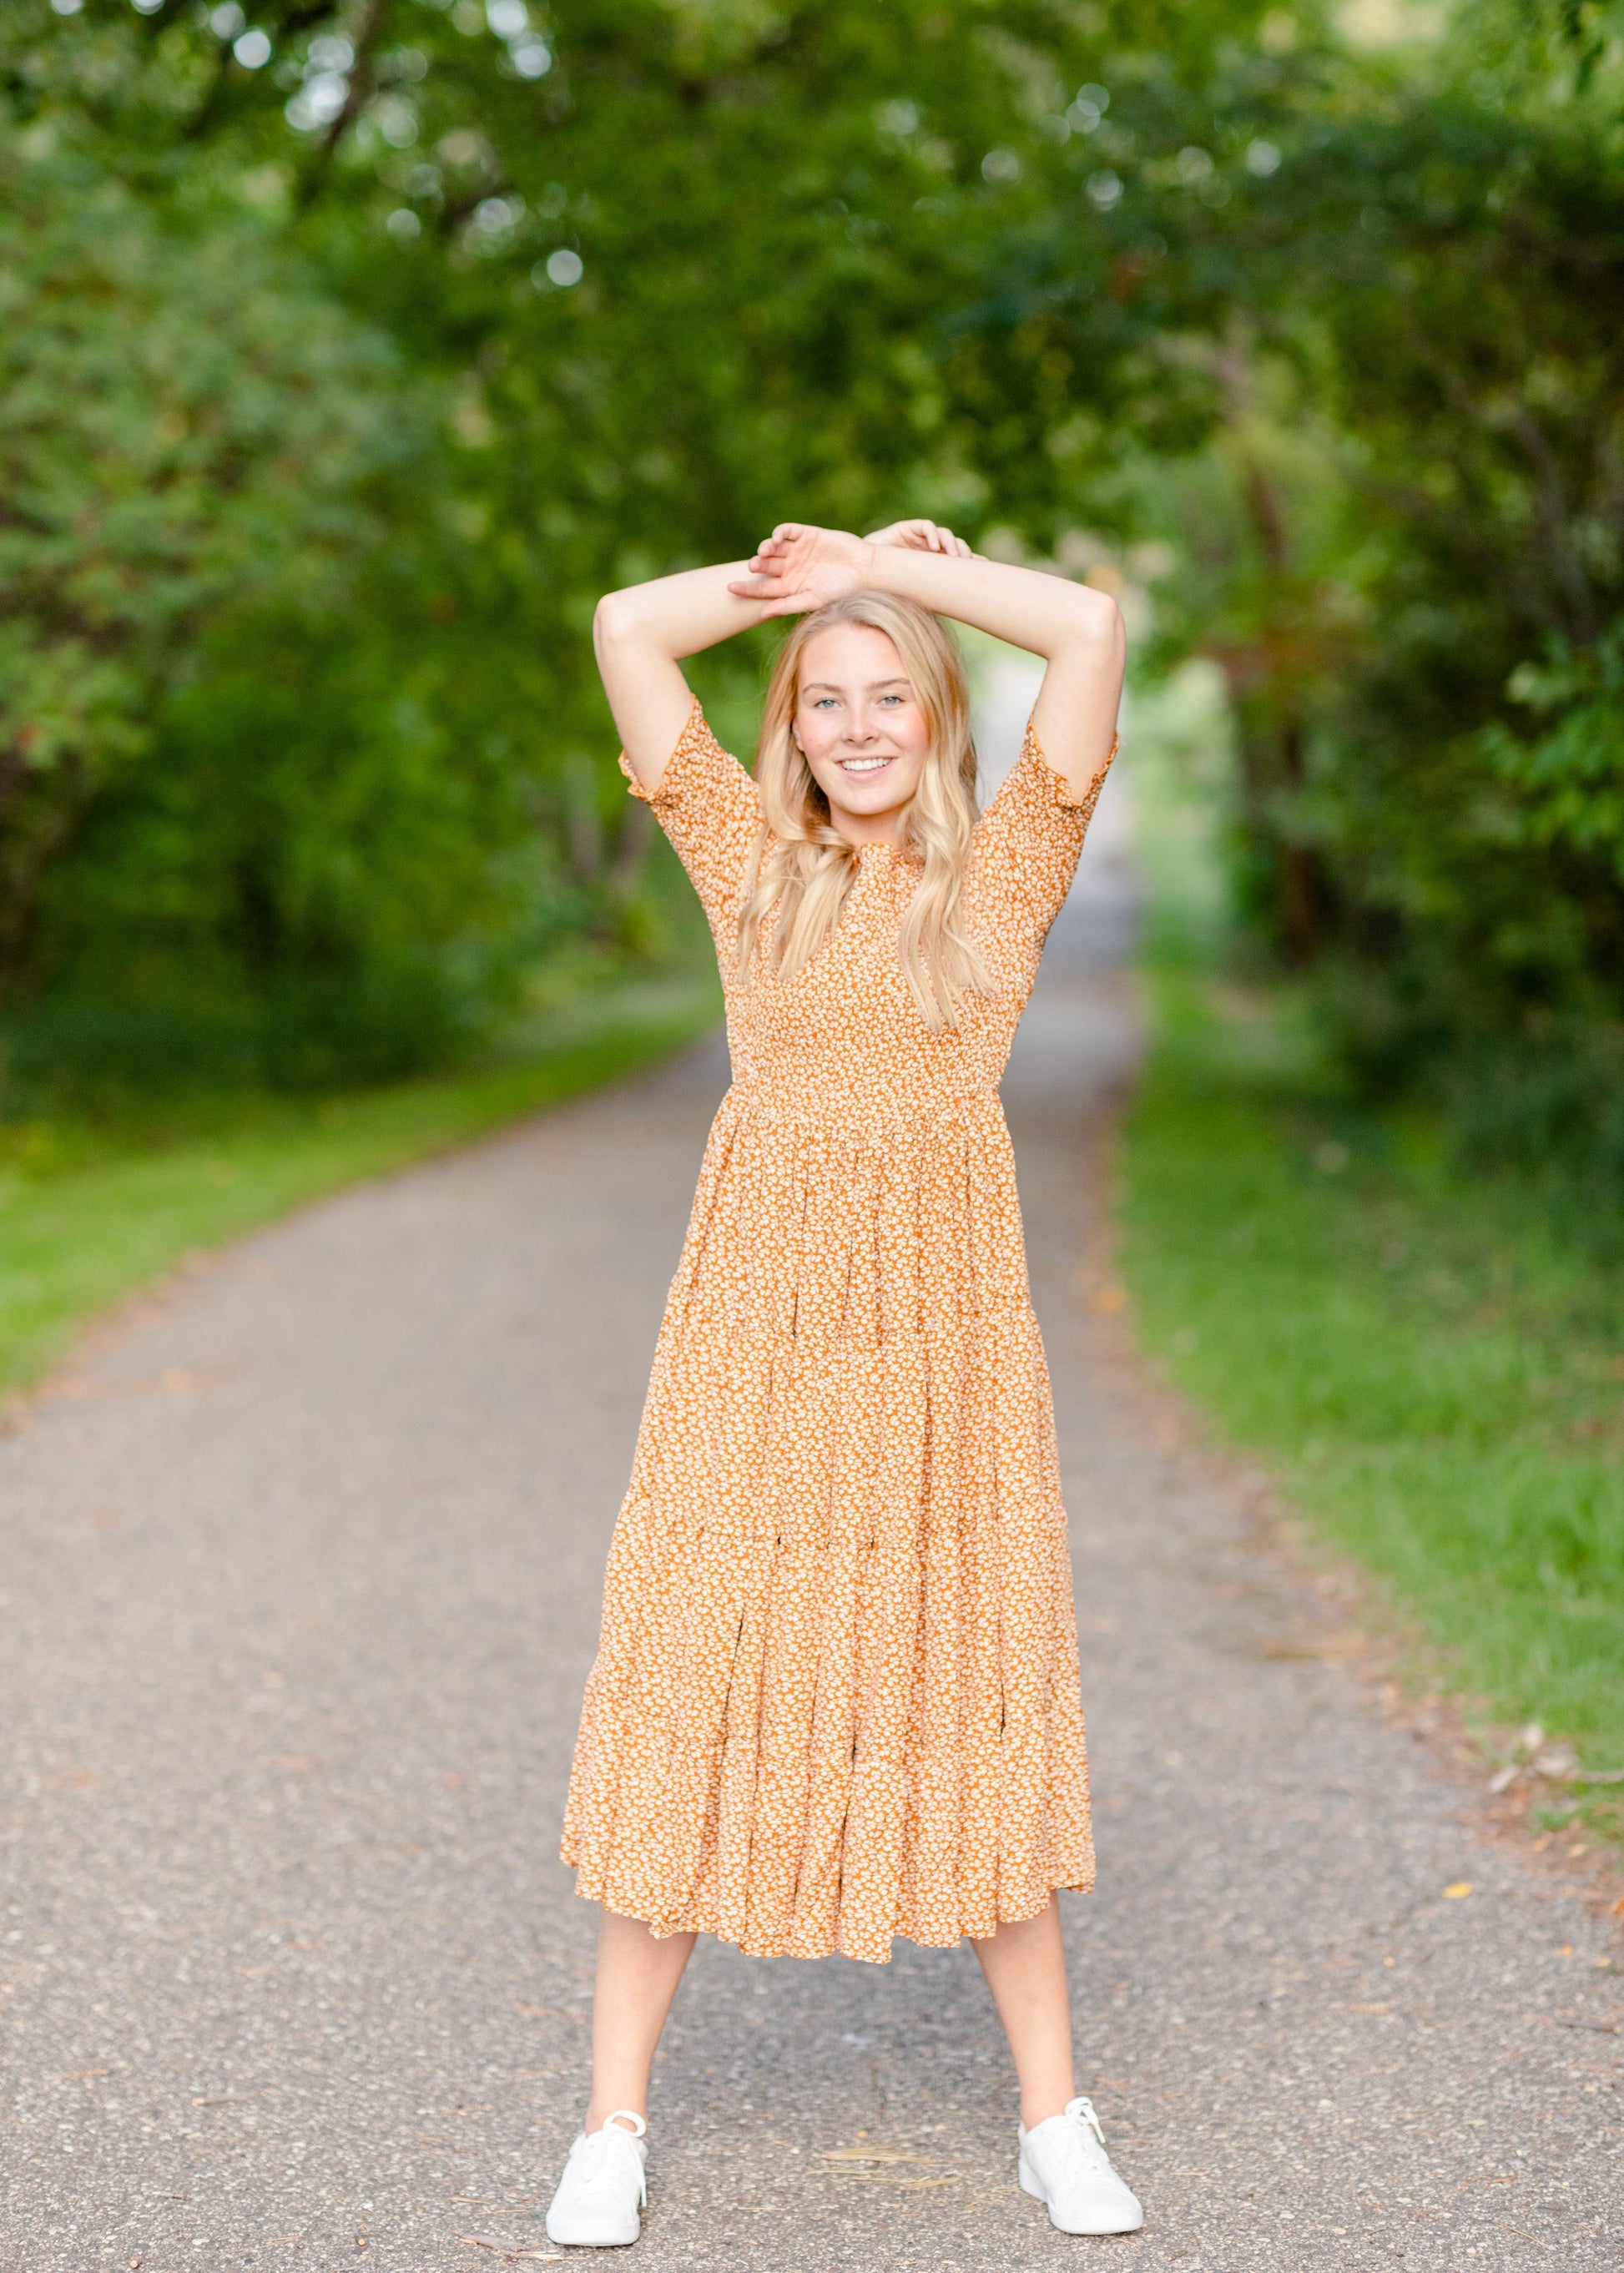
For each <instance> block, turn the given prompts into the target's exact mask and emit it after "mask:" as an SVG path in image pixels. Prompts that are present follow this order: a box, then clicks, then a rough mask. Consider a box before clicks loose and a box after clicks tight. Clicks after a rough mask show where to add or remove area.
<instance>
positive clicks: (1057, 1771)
mask: <svg viewBox="0 0 1624 2273" xmlns="http://www.w3.org/2000/svg"><path fill="white" fill-rule="evenodd" d="M777 616H794V617H798V618H799V619H800V620H799V621H798V622H797V623H796V625H795V626H794V628H793V630H792V632H791V634H790V635H789V638H788V640H787V641H786V645H785V648H784V650H783V652H782V654H781V655H780V656H779V658H778V665H777V668H776V669H775V671H774V672H773V674H772V679H771V686H770V687H769V689H768V694H767V700H766V708H765V715H764V717H763V725H762V732H761V742H760V748H759V753H758V756H757V760H756V774H755V778H754V779H752V778H751V776H749V775H748V773H746V771H745V770H744V769H743V767H741V765H740V764H739V763H738V761H736V760H735V759H733V758H731V757H729V756H728V755H727V754H726V752H725V751H723V750H722V749H721V748H720V747H719V746H718V744H717V742H716V741H715V739H713V737H712V735H711V731H710V728H709V727H708V726H707V725H706V724H705V721H704V718H703V715H702V713H701V711H700V709H699V706H698V704H697V703H695V701H694V699H693V696H692V695H691V694H690V693H689V692H688V686H687V684H686V682H685V681H684V679H683V676H682V673H681V671H680V668H679V661H680V658H681V657H682V656H688V655H693V654H695V653H697V652H698V651H699V650H700V649H703V648H707V647H711V646H712V645H714V644H715V643H716V641H718V640H723V639H726V638H727V637H728V636H729V635H730V634H733V633H734V632H741V631H744V630H746V629H748V628H749V627H750V626H754V625H756V624H759V623H761V622H763V620H765V619H769V618H771V617H777ZM943 616H950V617H953V618H956V619H958V620H959V621H960V622H962V623H966V624H972V625H975V626H978V627H979V628H980V629H981V630H983V631H987V632H991V633H993V634H996V636H997V637H998V638H1000V639H1004V640H1008V641H1012V642H1013V643H1014V644H1015V645H1016V646H1018V647H1022V648H1026V649H1030V650H1032V651H1033V652H1034V653H1035V654H1038V655H1041V656H1043V657H1044V658H1045V659H1046V661H1047V664H1048V670H1047V671H1046V673H1045V676H1044V679H1043V684H1042V689H1041V693H1040V694H1039V695H1038V698H1037V703H1036V707H1035V709H1034V711H1033V715H1032V724H1031V727H1030V729H1029V731H1028V733H1027V737H1026V747H1025V749H1024V751H1023V752H1022V754H1021V757H1020V761H1019V764H1018V765H1017V766H1016V767H1015V769H1014V771H1013V772H1012V773H1011V776H1010V777H1009V779H1008V780H1007V781H1006V782H1005V783H1004V786H1003V788H1002V789H1001V790H1000V791H999V792H998V794H997V796H996V798H995V799H993V801H992V803H991V805H990V806H989V808H988V810H987V812H986V813H985V814H983V815H982V816H981V818H980V819H978V818H977V815H976V807H975V798H974V790H975V754H974V747H973V746H972V743H971V739H970V720H969V708H968V701H967V696H966V686H965V676H964V670H963V666H962V664H961V662H960V660H959V651H958V649H957V646H956V645H955V643H954V641H953V640H952V638H951V635H950V634H949V633H948V632H947V631H946V630H945V629H944V626H943V625H942V623H941V622H940V620H939V619H940V618H941V617H943ZM595 628H596V637H597V644H598V659H599V664H600V667H601V669H602V672H603V678H604V685H605V689H606V690H607V693H608V696H609V701H610V706H611V708H612V709H613V713H614V717H615V723H616V725H617V727H618V728H619V731H620V736H621V739H622V740H623V742H624V745H625V754H624V756H623V757H622V760H621V764H622V767H623V769H625V771H626V772H627V774H628V779H629V782H630V785H631V790H632V793H633V794H634V795H635V796H637V797H641V798H644V799H647V800H648V801H649V802H650V804H651V805H652V806H653V807H654V810H655V813H656V814H657V815H658V818H659V821H660V822H661V824H662V826H663V827H664V828H665V831H666V834H667V835H668V836H670V838H671V840H672V842H673V844H674V845H675V846H676V848H677V851H678V852H679V853H680V856H681V858H682V860H683V862H684V864H685V866H687V868H688V874H689V875H690V876H691V877H692V878H693V881H694V882H695V886H696V887H697V889H698V891H699V895H700V897H701V899H702V900H703V904H704V907H705V911H706V913H707V915H708V916H709V918H710V922H711V932H712V934H713V935H714V938H715V941H716V949H717V955H718V960H719V963H720V965H721V971H722V977H723V982H724V986H725V989H726V1004H727V1031H728V1044H729V1048H730V1050H731V1053H732V1059H733V1086H732V1088H731V1089H730V1090H729V1091H728V1093H727V1096H726V1099H724V1101H723V1104H722V1106H721V1109H720V1111H719V1112H718V1115H717V1118H716V1121H715V1124H714V1126H713V1128H712V1129H711V1137H710V1140H709V1143H708V1145H707V1147H706V1152H705V1157H704V1163H703V1168H702V1171H701V1174H700V1182H699V1190H698V1195H697V1197H696V1199H695V1204H694V1212H693V1215H692V1219H691V1220H690V1223H689V1227H688V1239H687V1243H686V1245H685V1247H684V1249H683V1253H682V1258H681V1262H680V1265H679V1268H678V1271H677V1274H676V1277H675V1279H674V1280H673V1284H672V1288H671V1295H670V1301H669V1304H668V1307H667V1309H666V1312H665V1324H664V1325H663V1327H662V1329H661V1333H660V1339H659V1344H658V1351H657V1354H656V1357H655V1362H654V1372H653V1378H652V1381H651V1383H650V1389H649V1395H648V1401H647V1404H646V1406H645V1408H644V1413H643V1426H642V1430H641V1433H640V1435H639V1438H638V1443H637V1451H636V1457H635V1466H634V1469H633V1474H632V1480H631V1487H630V1489H629V1491H628V1495H627V1497H626V1501H625V1504H624V1505H623V1507H622V1508H621V1511H620V1519H619V1522H618V1524H617V1526H616V1528H615V1533H614V1539H613V1545H612V1547H611V1549H610V1557H609V1569H608V1576H607V1579H606V1583H605V1602H604V1617H603V1630H602V1636H601V1639H600V1643H599V1648H598V1657H597V1660H596V1662H595V1663H594V1666H593V1669H592V1672H591V1676H590V1679H589V1682H588V1684H587V1692H586V1699H585V1704H584V1707H583V1714H582V1722H581V1730H580V1737H579V1741H578V1743H577V1746H576V1751H575V1765H574V1769H573V1772H572V1775H571V1781H570V1790H569V1798H568V1808H567V1811H566V1816H565V1825H564V1839H563V1852H564V1857H565V1860H566V1861H567V1862H568V1863H570V1864H573V1865H574V1866H575V1870H576V1873H577V1878H576V1884H577V1887H578V1890H579V1892H580V1893H582V1894H584V1895H587V1896H590V1897H591V1898H592V1899H594V1900H596V1901H598V1902H601V1903H602V1905H603V1917H602V1922H601V1927H600V1938H599V1945H598V1983H597V1999H596V2006H595V2010H594V2016H593V2035H592V2094H591V2100H590V2105H589V2107H588V2109H587V2113H586V2119H585V2124H584V2127H583V2130H582V2132H581V2134H580V2136H579V2137H578V2138H577V2139H576V2141H575V2145H574V2146H573V2148H572V2149H571V2150H570V2156H569V2160H568V2165H567V2167H566V2170H565V2172H564V2175H563V2178H562V2179H561V2181H560V2186H559V2189H558V2192H557V2194H556V2195H555V2197H554V2199H553V2206H552V2209H550V2211H549V2213H548V2217H547V2232H548V2233H549V2235H550V2236H551V2238H552V2239H553V2240H554V2241H558V2242H574V2243H578V2244H583V2245H590V2246H596V2247H603V2246H605V2245H606V2244H614V2243H623V2242H630V2241H635V2239H637V2237H638V2234H639V2232H640V2223H639V2215H638V2213H639V2210H640V2208H641V2206H642V2205H643V2202H644V2201H645V2200H646V2192H645V2161H644V2157H645V2151H646V2150H645V2146H644V2134H645V2131H646V2128H647V2121H646V2118H647V2091H648V2082H649V2073H650V2066H651V2063H652V2060H653V2056H654V2051H655V2046H656V2044H657V2043H658V2038H659V2034H660V2030H661V2028H662V2026H663V2025H664V2022H665V2015H666V2013H667V2011H668V2010H669V2008H670V2005H671V2001H672V1999H673V1995H674V1994H675V1992H676V1987H677V1984H678V1981H679V1980H680V1977H681V1973H682V1969H683V1967H684V1965H685V1964H686V1962H687V1961H688V1953H689V1951H690V1950H691V1949H692V1947H693V1946H694V1939H695V1935H696V1934H699V1933H713V1934H718V1935H719V1936H721V1937H722V1938H723V1939H725V1940H727V1941H731V1942H734V1943H736V1944H737V1945H738V1947H740V1948H741V1949H742V1950H744V1951H746V1952H747V1953H748V1954H752V1955H756V1956H762V1957H778V1956H784V1955H789V1956H794V1957H822V1956H824V1955H826V1954H829V1953H830V1952H831V1951H834V1950H839V1951H843V1952H844V1953H845V1954H846V1955H847V1956H848V1957H853V1958H862V1959H868V1960H870V1961H872V1962H874V1963H876V1964H883V1962H885V1961H886V1959H887V1958H888V1957H889V1956H890V1954H891V1940H892V1937H893V1936H894V1935H898V1934H899V1935H902V1936H903V1937H905V1938H906V1939H910V1940H913V1941H916V1942H921V1943H927V1944H929V1945H931V1946H934V1947H951V1946H952V1945H954V1944H956V1943H957V1942H959V1940H960V1939H964V1938H965V1937H966V1936H967V1937H968V1938H969V1939H970V1941H971V1943H972V1945H973V1946H974V1950H975V1953H976V1955H977V1956H978V1957H979V1959H980V1960H981V1966H982V1968H983V1969H984V1971H985V1973H986V1977H987V1980H988V1984H989V1987H990V1989H991V1992H992V1996H993V2000H994V2002H995V2004H996V2008H997V2011H998V2014H999V2016H1000V2018H1001V2020H1002V2021H1003V2023H1004V2029H1005V2030H1006V2032H1007V2034H1008V2037H1009V2042H1010V2048H1011V2052H1012V2054H1013V2057H1014V2064H1015V2069H1016V2074H1017V2077H1018V2079H1019V2091H1020V2119H1019V2127H1018V2166H1019V2178H1020V2183H1021V2185H1022V2186H1023V2187H1025V2188H1026V2191H1027V2193H1028V2194H1035V2195H1037V2196H1038V2197H1039V2198H1040V2199H1041V2200H1042V2201H1043V2202H1046V2204H1047V2206H1048V2209H1049V2217H1051V2219H1052V2220H1053V2222H1054V2223H1055V2224H1056V2225H1057V2226H1059V2227H1060V2228H1061V2229H1062V2230H1063V2231H1064V2232H1069V2233H1117V2232H1130V2231H1132V2230H1133V2229H1135V2228H1137V2227H1138V2226H1139V2224H1141V2223H1142V2213H1141V2211H1140V2209H1139V2203H1138V2202H1136V2201H1135V2200H1134V2197H1133V2195H1132V2193H1131V2192H1130V2191H1129V2189H1128V2187H1126V2186H1125V2185H1124V2182H1123V2180H1122V2179H1120V2178H1118V2176H1117V2175H1116V2172H1115V2171H1114V2170H1113V2169H1112V2167H1111V2164H1110V2162H1109V2158H1108V2157H1107V2155H1106V2152H1105V2148H1104V2142H1103V2140H1102V2138H1101V2132H1100V2127H1099V2124H1098V2121H1097V2119H1095V2116H1094V2110H1093V2108H1092V2106H1091V2105H1090V2104H1089V2103H1088V2101H1087V2100H1086V2098H1081V2097H1078V2096H1077V2093H1076V2090H1075V2082H1074V2078H1073V2075H1072V2067H1071V2018H1070V2013H1069V2009H1068V2002H1067V1992H1066V1975H1065V1961H1064V1951H1063V1948H1062V1946H1061V1936H1060V1921H1059V1915H1058V1910H1057V1907H1056V1902H1055V1899H1054V1896H1055V1890H1056V1888H1057V1887H1088V1886H1090V1885H1091V1884H1092V1882H1093V1875H1094V1856H1093V1849H1092V1843H1091V1839H1090V1832H1089V1813H1088V1785H1087V1769H1086V1761H1085V1757H1084V1746H1083V1717H1082V1707H1081V1701H1080V1698H1079V1678H1078V1659H1077V1641H1076V1622H1075V1617H1074V1614H1073V1609H1072V1602H1071V1566H1070V1562H1069V1559H1068V1554H1067V1546H1066V1519H1065V1512H1064V1508H1063V1506H1062V1504H1061V1498H1060V1488H1059V1477H1058V1473H1057V1468H1056V1452H1055V1436H1054V1422H1053V1414H1052V1409H1051V1406H1050V1399H1049V1378H1048V1374H1047V1371H1046V1369H1045V1364H1044V1358H1043V1350H1042V1345H1041V1341H1040V1339H1039V1335H1038V1328H1037V1323H1036V1320H1035V1318H1034V1316H1033V1312H1032V1306H1031V1302H1030V1298H1029V1294H1028V1291H1027V1283H1026V1261H1025V1255H1024V1251H1023V1248H1022V1243H1021V1227H1020V1214H1019V1204H1018V1202H1017V1199H1016V1193H1015V1179H1014V1169H1013V1163H1012V1160H1011V1151H1010V1141H1009V1135H1008V1131H1007V1130H1006V1129H1005V1126H1004V1116H1003V1114H1002V1112H1001V1110H1000V1107H999V1104H998V1093H997V1084H998V1081H999V1077H1000V1076H1001V1074H1002V1072H1003V1069H1004V1061H1005V1059H1006V1057H1007V1056H1008V1054H1009V1048H1010V1043H1011V1039H1012V1037H1013V1034H1014V1031H1015V1026H1016V1022H1017V1020H1018V1019H1019V1016H1020V1012H1021V1009H1022V1007H1023V1005H1024V1004H1025V1001H1026V996H1027V994H1028V992H1029V990H1030V988H1031V986H1032V981H1033V976H1034V971H1035V969H1036V965H1037V960H1038V955H1039V951H1040V949H1041V947H1042V944H1043V938H1044V934H1045V933H1046V932H1047V930H1048V928H1049V924H1050V922H1051V921H1052V919H1053V918H1054V916H1055V914H1056V911H1057V910H1058V909H1059V907H1060V904H1061V903H1062V901H1063V900H1064V897H1065V894H1066V890H1067V888H1068V886H1069V884H1070V882H1071V875H1072V872H1073V870H1074V869H1075V867H1076V865H1077V857H1078V853H1079V851H1080V849H1081V846H1082V841H1083V832H1084V829H1086V826H1087V822H1088V819H1089V815H1090V814H1091V813H1092V811H1093V809H1094V800H1095V799H1096V798H1097V796H1098V794H1099V790H1100V784H1101V780H1102V779H1103V777H1104V773H1105V769H1106V767H1107V765H1108V764H1109V761H1110V757H1111V754H1112V752H1113V750H1114V748H1115V725H1116V707H1117V700H1118V696H1119V694H1120V690H1121V685H1122V669H1123V638H1122V625H1121V619H1120V617H1119V615H1118V613H1117V611H1116V606H1115V604H1114V603H1113V602H1111V601H1110V600H1109V599H1108V598H1106V597H1105V596H1103V595H1101V593H1098V592H1094V591H1091V590H1088V589H1085V588H1082V587H1079V586H1078V585H1075V584H1071V583H1068V582H1066V581H1063V580H1062V579H1060V578H1058V577H1054V576H1048V575H1043V574H1038V573H1036V572H1034V571H1032V570H1028V569H1025V568H1014V567H1006V566H1000V565H997V564H996V563H994V562H991V561H987V560H982V559H974V558H973V557H971V556H970V555H969V553H968V551H967V548H966V546H965V545H963V544H961V543H960V542H959V540H958V539H956V538H955V537H953V536H952V535H951V532H950V531H947V530H944V529H937V528H936V526H935V525H934V524H932V523H930V522H929V521H913V522H906V523H900V524H898V526H897V527H896V528H894V529H887V530H883V531H882V532H881V533H880V534H879V535H877V536H873V537H869V538H866V539H864V538H858V537H855V536H847V535H846V534H844V533H842V532H840V531H838V530H833V529H811V528H806V527H802V526H801V525H800V524H798V523H794V522H790V523H786V524H785V525H784V526H783V527H781V528H779V529H777V530H775V531H774V533H773V535H772V536H771V537H770V538H769V539H768V540H767V542H766V543H765V544H763V546H762V548H761V550H760V551H759V552H758V553H757V554H756V557H755V559H752V560H750V561H748V562H735V563H732V564H729V565H727V566H722V567H715V568H696V569H693V570H690V571H688V573H687V574H682V575H677V576H666V577H662V578H660V579H659V580H658V581H656V582H653V583H649V584H642V585H638V586H636V587H635V588H634V589H631V590H628V591H624V592H616V593H613V594H612V595H611V596H609V597H608V598H606V599H605V600H604V601H603V602H602V603H601V604H600V606H599V608H598V618H597V624H596V627H595Z"/></svg>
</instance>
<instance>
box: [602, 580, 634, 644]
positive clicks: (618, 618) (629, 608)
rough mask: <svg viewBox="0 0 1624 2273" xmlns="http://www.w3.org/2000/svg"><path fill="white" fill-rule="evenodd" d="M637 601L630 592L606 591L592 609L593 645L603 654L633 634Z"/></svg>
mask: <svg viewBox="0 0 1624 2273" xmlns="http://www.w3.org/2000/svg"><path fill="white" fill-rule="evenodd" d="M635 612H636V607H635V601H634V600H633V598H632V595H631V594H630V593H629V592H605V594H604V596H603V598H602V599H601V600H599V602H598V605H597V607H596V608H594V609H593V611H592V645H593V646H594V648H595V649H597V650H598V654H599V655H601V654H602V653H603V651H604V649H605V648H607V647H615V646H618V645H619V644H620V641H622V640H625V639H628V638H629V637H630V636H631V631H632V622H633V618H634V616H635Z"/></svg>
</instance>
